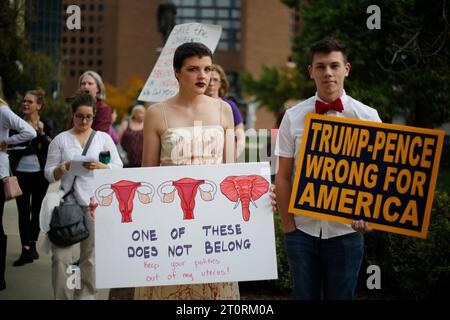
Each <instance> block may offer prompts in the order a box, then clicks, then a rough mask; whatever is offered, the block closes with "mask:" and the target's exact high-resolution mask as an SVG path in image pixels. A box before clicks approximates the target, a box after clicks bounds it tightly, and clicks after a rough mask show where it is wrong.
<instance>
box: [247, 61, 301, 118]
mask: <svg viewBox="0 0 450 320" xmlns="http://www.w3.org/2000/svg"><path fill="white" fill-rule="evenodd" d="M298 78H299V74H298V71H297V70H296V69H294V68H287V67H286V68H282V69H280V70H279V69H277V68H276V67H269V66H265V65H264V66H262V69H261V76H260V78H259V79H254V78H253V76H252V75H251V74H250V73H248V72H243V73H242V74H241V77H240V82H241V85H242V89H243V90H244V92H245V93H247V94H250V95H253V96H254V97H255V99H256V101H258V102H259V103H260V104H261V105H262V106H265V107H266V108H267V109H268V110H269V111H271V112H273V113H274V114H275V115H278V113H279V111H280V110H282V109H283V108H284V104H285V103H286V101H288V100H289V99H295V98H299V93H300V83H299V81H298Z"/></svg>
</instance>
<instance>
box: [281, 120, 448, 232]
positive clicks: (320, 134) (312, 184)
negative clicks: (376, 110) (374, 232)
mask: <svg viewBox="0 0 450 320" xmlns="http://www.w3.org/2000/svg"><path fill="white" fill-rule="evenodd" d="M443 136H444V133H443V132H442V131H438V130H431V129H422V128H415V127H408V126H400V125H393V124H386V123H377V122H368V121H361V120H355V119H346V118H337V117H329V116H322V115H316V114H310V115H308V118H307V120H306V124H305V131H304V135H303V139H302V145H301V149H300V152H299V157H298V163H297V168H296V175H295V180H294V184H293V188H292V195H291V201H290V206H289V212H292V213H298V214H304V215H307V216H311V217H316V218H322V219H328V220H332V221H338V222H343V223H350V222H351V221H353V220H359V219H363V220H365V221H368V222H369V224H370V226H371V227H373V228H374V229H378V230H384V231H389V232H394V233H400V234H405V235H410V236H415V237H421V238H425V237H426V234H427V230H428V223H429V220H430V212H431V205H432V202H433V195H434V189H435V184H436V177H437V172H438V169H439V160H440V157H441V150H442V143H443Z"/></svg>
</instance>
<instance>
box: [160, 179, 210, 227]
mask: <svg viewBox="0 0 450 320" xmlns="http://www.w3.org/2000/svg"><path fill="white" fill-rule="evenodd" d="M202 186H210V188H208V189H209V190H207V189H205V188H204V187H202ZM168 188H170V189H169V190H170V191H167V189H168ZM198 190H200V197H201V198H202V200H203V201H211V200H213V199H214V196H215V194H216V191H217V186H216V184H215V183H214V182H212V181H209V180H205V179H201V180H196V179H192V178H183V179H179V180H177V181H166V182H163V183H161V184H160V185H159V187H158V189H157V193H158V195H159V197H160V198H161V201H162V202H164V203H170V202H173V200H174V198H175V191H177V192H178V196H179V197H180V200H181V208H182V210H183V219H184V220H192V219H194V209H195V197H196V195H197V191H198Z"/></svg>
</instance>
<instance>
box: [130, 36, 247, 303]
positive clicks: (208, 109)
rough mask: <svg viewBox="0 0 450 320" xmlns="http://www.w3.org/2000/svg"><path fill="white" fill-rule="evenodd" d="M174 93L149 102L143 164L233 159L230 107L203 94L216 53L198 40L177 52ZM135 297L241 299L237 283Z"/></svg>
mask: <svg viewBox="0 0 450 320" xmlns="http://www.w3.org/2000/svg"><path fill="white" fill-rule="evenodd" d="M173 64H174V70H175V76H176V78H177V80H178V83H179V87H180V89H179V92H178V94H177V95H176V96H174V97H172V98H170V99H168V100H166V101H164V102H162V103H158V104H155V105H153V106H151V107H150V108H149V109H148V110H147V112H146V116H145V121H144V146H143V157H142V166H143V167H151V166H160V165H164V166H166V165H167V166H173V165H193V164H197V165H202V164H218V163H223V162H234V158H235V155H234V130H233V128H234V122H233V113H232V111H231V107H230V105H229V104H227V103H226V102H224V101H221V100H217V99H213V98H210V97H208V96H206V95H204V93H205V90H206V88H207V87H208V84H209V80H210V76H211V71H212V53H211V51H210V50H209V49H208V48H207V47H206V46H204V45H203V44H200V43H192V42H191V43H185V44H183V45H181V46H179V47H178V48H177V50H176V51H175V55H174V62H173ZM135 299H161V300H162V299H183V300H188V299H195V300H201V299H227V300H228V299H239V287H238V283H237V282H225V283H207V284H194V285H173V286H159V287H142V288H136V290H135Z"/></svg>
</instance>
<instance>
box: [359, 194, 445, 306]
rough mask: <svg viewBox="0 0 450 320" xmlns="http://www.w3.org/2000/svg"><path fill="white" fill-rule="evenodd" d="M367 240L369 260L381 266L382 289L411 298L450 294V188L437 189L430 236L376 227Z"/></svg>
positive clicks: (368, 262)
mask: <svg viewBox="0 0 450 320" xmlns="http://www.w3.org/2000/svg"><path fill="white" fill-rule="evenodd" d="M365 240H366V256H365V259H366V264H367V265H371V264H375V265H378V266H379V267H380V268H381V286H382V291H383V290H384V291H385V292H386V290H387V292H389V293H390V294H394V295H395V296H396V297H401V298H408V299H424V298H426V299H448V298H449V297H450V293H449V292H450V247H449V246H448V243H449V241H450V197H449V195H448V194H447V193H446V192H436V193H435V199H434V202H433V209H432V212H431V218H430V225H429V229H428V236H427V238H426V239H419V238H414V237H407V236H403V235H397V234H391V233H385V232H376V231H375V232H372V233H371V234H368V235H367V236H366V239H365ZM362 272H363V270H362Z"/></svg>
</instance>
